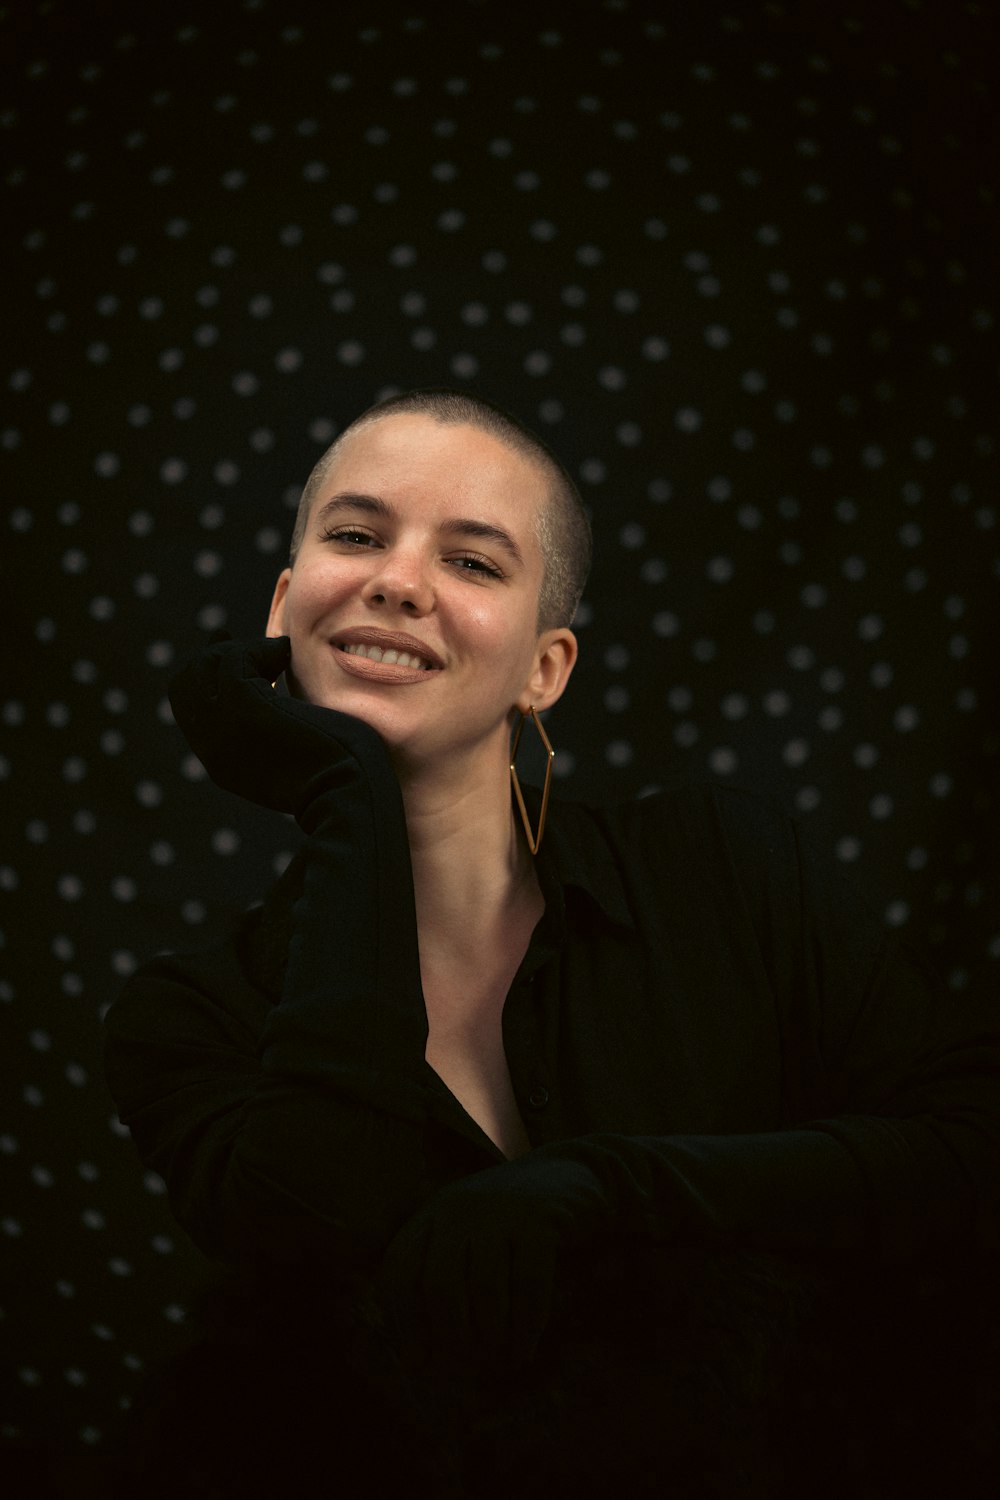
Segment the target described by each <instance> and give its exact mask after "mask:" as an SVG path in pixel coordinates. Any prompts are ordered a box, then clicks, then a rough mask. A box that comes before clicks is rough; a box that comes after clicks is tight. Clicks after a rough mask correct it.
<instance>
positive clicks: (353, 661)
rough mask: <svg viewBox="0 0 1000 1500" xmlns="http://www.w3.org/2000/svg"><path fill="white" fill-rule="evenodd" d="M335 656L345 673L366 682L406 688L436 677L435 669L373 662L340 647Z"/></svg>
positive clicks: (337, 647) (336, 647)
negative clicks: (408, 684)
mask: <svg viewBox="0 0 1000 1500" xmlns="http://www.w3.org/2000/svg"><path fill="white" fill-rule="evenodd" d="M333 654H334V656H335V658H336V660H337V664H338V666H340V667H342V668H343V670H344V671H345V672H347V673H349V674H350V676H351V677H363V678H364V679H365V680H366V682H384V683H386V684H387V685H388V684H391V685H393V686H397V687H404V686H405V685H406V684H407V683H411V682H426V681H427V680H428V678H431V677H434V676H435V675H436V673H435V669H434V668H433V667H432V668H431V669H430V670H429V671H428V670H427V669H426V668H424V667H399V666H397V665H396V663H395V662H384V661H372V659H371V657H370V656H352V655H351V653H350V652H349V651H342V650H341V649H340V647H339V646H334V648H333Z"/></svg>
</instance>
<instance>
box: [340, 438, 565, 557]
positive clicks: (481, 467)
mask: <svg viewBox="0 0 1000 1500" xmlns="http://www.w3.org/2000/svg"><path fill="white" fill-rule="evenodd" d="M548 489H549V485H548V480H547V476H546V475H545V473H544V472H543V470H542V468H541V466H540V465H539V464H538V463H536V462H534V461H533V460H532V459H531V458H529V457H528V456H526V455H525V454H522V453H519V452H517V451H516V450H515V449H513V448H510V447H508V446H507V445H506V444H505V443H503V442H501V440H500V439H499V438H496V437H494V436H493V434H492V433H489V432H484V431H482V429H480V428H478V427H473V426H472V425H471V424H469V423H445V422H438V421H436V420H435V419H434V418H433V417H431V416H426V415H424V414H422V413H419V412H400V413H398V414H396V415H393V416H385V417H379V418H377V419H376V420H374V421H372V422H366V423H365V424H364V425H363V426H361V427H357V428H355V429H353V430H351V431H349V432H348V433H347V434H345V436H344V438H343V439H342V441H341V444H340V446H339V447H338V448H337V450H336V452H335V453H334V455H333V459H332V461H331V463H330V467H329V468H328V469H327V472H326V474H325V475H324V477H323V482H322V484H321V485H320V487H319V492H318V499H319V500H320V501H323V500H327V499H329V498H330V496H331V495H335V494H338V493H340V492H343V491H348V490H349V491H352V492H355V493H364V494H370V495H377V496H378V497H379V498H380V499H383V500H387V501H388V502H389V503H390V504H393V505H401V504H407V503H410V504H413V503H417V504H420V505H421V506H430V507H437V508H439V509H441V511H442V513H447V514H451V515H453V514H455V513H456V509H457V512H458V513H460V514H461V515H463V516H465V517H467V518H470V519H474V520H481V521H487V522H493V523H495V524H497V525H503V526H506V527H507V528H508V529H512V528H517V529H518V531H519V532H521V533H522V534H523V536H524V539H525V540H527V539H528V537H529V536H533V535H534V534H535V533H536V532H537V526H538V519H539V515H540V512H541V509H542V507H543V505H544V504H545V503H546V500H547V497H548Z"/></svg>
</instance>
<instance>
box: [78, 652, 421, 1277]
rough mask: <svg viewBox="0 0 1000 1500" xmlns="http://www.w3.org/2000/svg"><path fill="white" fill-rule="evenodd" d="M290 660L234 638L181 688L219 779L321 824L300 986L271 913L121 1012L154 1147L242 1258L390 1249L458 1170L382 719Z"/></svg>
mask: <svg viewBox="0 0 1000 1500" xmlns="http://www.w3.org/2000/svg"><path fill="white" fill-rule="evenodd" d="M287 655H288V652H287V643H282V642H277V641H274V642H268V643H264V644H262V645H261V646H260V647H259V648H257V649H256V650H255V651H254V652H246V651H244V649H243V648H242V647H239V646H237V645H236V644H235V643H226V644H224V645H220V646H215V647H212V648H211V649H210V651H209V652H208V653H206V656H205V657H203V658H201V659H200V661H199V662H198V663H196V664H195V666H194V667H192V668H189V669H188V670H187V673H186V675H185V676H182V678H181V679H178V681H177V682H176V683H175V684H174V685H173V689H172V701H173V703H174V709H175V714H176V716H177V719H178V722H179V723H180V724H181V726H182V728H184V730H185V732H186V734H187V735H188V738H189V739H190V741H191V743H192V745H193V748H194V749H195V750H196V752H197V753H198V754H199V756H200V757H201V758H202V759H203V760H204V762H205V764H206V766H207V767H208V769H209V771H210V772H211V774H212V775H213V777H214V778H215V779H216V780H217V781H218V782H219V783H220V784H221V785H223V786H224V787H226V788H227V789H228V790H232V791H236V792H238V793H239V794H241V795H243V796H249V797H251V798H253V800H256V801H260V802H264V803H265V804H266V805H269V806H272V807H279V808H282V809H285V810H289V811H293V812H294V813H295V815H296V817H297V819H298V821H299V823H300V824H301V826H302V827H303V829H304V830H305V832H306V834H307V840H306V843H305V846H304V849H303V851H302V853H301V855H300V856H299V860H298V862H297V868H298V869H300V870H301V880H299V881H297V882H296V883H297V891H296V893H295V898H294V901H293V903H292V906H291V930H290V933H289V942H288V962H287V968H286V970H285V973H284V978H283V982H282V986H281V995H280V1003H278V1004H273V1003H272V1000H271V997H270V996H269V995H268V994H267V993H266V992H265V991H264V989H263V988H262V985H261V982H260V978H259V972H260V969H261V964H260V961H259V959H260V955H259V954H258V953H257V952H255V950H254V944H255V942H256V941H257V937H259V934H260V929H261V925H262V924H261V919H260V917H259V915H258V917H257V918H256V919H251V920H250V922H249V923H248V924H246V925H245V929H244V940H243V943H242V946H241V948H240V949H239V950H237V952H235V953H234V951H233V949H232V947H231V946H230V947H226V948H225V949H221V950H219V951H217V952H216V953H214V954H211V955H206V956H203V957H202V958H200V959H182V958H168V959H160V960H157V961H156V962H154V963H153V964H151V965H149V966H147V968H146V969H144V970H142V971H140V972H139V973H138V974H137V975H136V976H134V978H133V979H132V980H131V981H130V982H129V984H128V985H126V987H125V989H124V992H123V994H122V996H121V998H120V999H119V1000H118V1001H117V1003H116V1004H115V1005H114V1006H113V1007H112V1008H111V1010H110V1012H109V1015H108V1025H107V1072H108V1078H109V1082H110V1084H111V1088H112V1092H113V1093H114V1095H115V1097H116V1099H117V1100H118V1103H119V1107H120V1112H121V1117H122V1119H123V1121H124V1122H125V1123H126V1124H127V1125H128V1126H129V1128H130V1129H131V1131H132V1132H133V1135H134V1137H135V1139H136V1143H137V1145H138V1147H139V1150H140V1154H141V1155H142V1156H143V1159H144V1160H145V1161H146V1162H147V1164H148V1165H149V1166H150V1167H152V1168H154V1169H155V1170H156V1171H158V1172H159V1173H161V1174H162V1176H163V1177H164V1178H165V1180H166V1182H167V1185H168V1189H169V1191H170V1194H171V1199H172V1203H173V1206H174V1210H175V1213H176V1215H177V1217H178V1219H179V1221H180V1222H181V1223H182V1224H183V1225H184V1226H185V1228H187V1229H188V1231H189V1232H190V1233H191V1235H192V1237H193V1238H194V1239H195V1241H196V1242H197V1243H198V1244H199V1245H200V1246H201V1247H202V1248H203V1249H205V1250H206V1251H207V1252H208V1253H209V1254H212V1255H219V1256H221V1257H222V1258H223V1259H227V1260H233V1261H238V1260H247V1259H254V1258H259V1257H261V1256H265V1257H278V1258H281V1259H290V1258H301V1257H303V1256H306V1257H308V1256H318V1255H326V1254H329V1253H331V1252H334V1253H337V1254H339V1255H345V1254H346V1255H357V1254H362V1255H364V1254H368V1253H370V1252H371V1251H372V1250H373V1249H375V1248H377V1247H378V1246H380V1245H381V1244H384V1242H385V1240H386V1239H387V1238H388V1236H389V1235H390V1234H391V1232H392V1231H393V1229H395V1228H396V1227H397V1226H398V1224H399V1223H400V1222H401V1221H402V1219H403V1218H404V1217H405V1216H406V1214H407V1213H408V1212H409V1211H411V1210H412V1208H413V1207H414V1206H415V1204H416V1203H418V1202H419V1201H420V1200H421V1198H422V1197H424V1196H426V1194H427V1193H428V1192H429V1191H430V1190H431V1189H432V1188H433V1187H434V1186H436V1185H437V1183H436V1180H435V1177H434V1172H433V1169H432V1168H430V1167H429V1166H428V1152H427V1139H428V1136H429V1134H434V1133H435V1131H436V1127H435V1126H434V1124H433V1114H434V1110H435V1107H436V1106H439V1104H440V1094H439V1091H438V1090H437V1088H436V1082H437V1081H436V1077H435V1075H434V1074H433V1073H432V1071H431V1070H430V1069H429V1068H428V1067H427V1066H426V1064H425V1062H424V1047H425V1041H426V1017H425V1012H424V1005H423V998H422V994H421V988H420V970H419V960H418V955H417V945H416V926H415V918H414V915H413V893H412V886H411V876H410V863H409V849H408V845H407V839H406V828H405V822H404V818H403V811H402V803H401V799H400V794H399V788H398V785H397V783H396V780H395V777H394V775H393V772H392V768H391V766H390V764H389V761H388V758H387V756H386V754H385V751H384V748H383V746H382V744H381V741H380V740H379V738H378V736H377V735H376V734H375V733H374V731H372V730H371V729H369V728H368V727H367V726H366V725H364V724H362V723H360V722H359V721H357V720H354V719H350V718H347V717H346V716H344V715H340V714H335V713H333V712H332V711H329V710H325V709H319V708H315V707H313V706H312V705H308V704H304V703H298V702H296V701H294V700H291V699H288V698H284V697H281V696H279V695H278V694H276V693H275V692H274V691H273V690H272V688H271V686H270V679H271V677H272V676H277V675H278V673H279V672H280V671H281V670H282V669H283V667H284V665H285V664H286V662H287ZM255 934H256V936H255ZM438 1133H439V1132H438Z"/></svg>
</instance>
